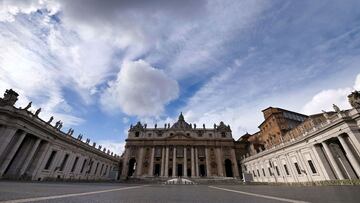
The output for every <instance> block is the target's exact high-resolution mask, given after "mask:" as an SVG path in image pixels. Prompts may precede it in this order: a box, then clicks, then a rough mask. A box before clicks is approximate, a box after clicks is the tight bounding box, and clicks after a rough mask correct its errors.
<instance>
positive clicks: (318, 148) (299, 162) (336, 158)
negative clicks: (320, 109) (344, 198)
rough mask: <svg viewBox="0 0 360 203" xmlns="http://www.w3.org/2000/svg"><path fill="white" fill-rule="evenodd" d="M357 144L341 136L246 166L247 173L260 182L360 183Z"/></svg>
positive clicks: (265, 158)
mask: <svg viewBox="0 0 360 203" xmlns="http://www.w3.org/2000/svg"><path fill="white" fill-rule="evenodd" d="M355 143H356V139H351V137H350V136H349V135H348V134H347V133H342V134H340V135H337V136H335V137H331V138H329V139H326V140H323V141H321V142H320V143H316V144H313V145H310V146H305V147H304V148H300V147H296V149H297V150H290V149H289V150H283V151H284V152H285V153H277V154H270V155H269V157H261V158H259V160H257V159H255V160H254V161H251V162H248V163H245V165H246V168H247V172H248V173H250V174H251V175H252V177H253V179H254V180H255V181H259V182H309V181H310V182H311V181H320V180H333V179H339V180H344V179H359V178H360V153H359V149H358V148H357V147H356V144H355ZM274 155H275V156H274Z"/></svg>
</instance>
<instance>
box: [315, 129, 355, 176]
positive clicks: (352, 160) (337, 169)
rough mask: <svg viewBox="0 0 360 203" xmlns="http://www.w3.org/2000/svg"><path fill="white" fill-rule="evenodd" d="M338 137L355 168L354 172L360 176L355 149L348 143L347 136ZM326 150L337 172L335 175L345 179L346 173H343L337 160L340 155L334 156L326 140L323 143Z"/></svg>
mask: <svg viewBox="0 0 360 203" xmlns="http://www.w3.org/2000/svg"><path fill="white" fill-rule="evenodd" d="M337 139H338V140H339V142H340V144H341V146H342V147H343V149H344V151H345V155H346V157H347V159H348V160H349V162H350V164H351V166H352V168H353V169H354V172H355V173H356V175H357V177H360V164H359V162H358V160H357V158H356V155H355V154H354V153H353V151H352V150H351V149H350V146H349V145H348V143H347V142H346V140H345V139H346V138H345V137H343V136H342V135H339V136H337ZM321 145H322V147H323V149H324V152H325V154H326V157H327V158H328V160H329V162H330V164H331V166H332V168H333V171H334V173H335V176H336V177H337V178H338V179H340V180H343V179H345V177H344V174H343V173H342V171H341V169H340V166H339V165H338V163H337V162H336V158H338V157H334V154H333V152H332V150H331V149H330V147H329V144H328V143H327V142H326V141H324V142H322V143H321Z"/></svg>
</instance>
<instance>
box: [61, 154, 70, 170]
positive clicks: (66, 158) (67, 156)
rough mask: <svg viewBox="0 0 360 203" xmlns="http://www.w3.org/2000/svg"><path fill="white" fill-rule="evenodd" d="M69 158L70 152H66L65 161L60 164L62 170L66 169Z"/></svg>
mask: <svg viewBox="0 0 360 203" xmlns="http://www.w3.org/2000/svg"><path fill="white" fill-rule="evenodd" d="M68 158H69V154H65V157H64V159H63V161H62V162H61V165H60V171H63V170H64V168H65V166H66V162H67V160H68Z"/></svg>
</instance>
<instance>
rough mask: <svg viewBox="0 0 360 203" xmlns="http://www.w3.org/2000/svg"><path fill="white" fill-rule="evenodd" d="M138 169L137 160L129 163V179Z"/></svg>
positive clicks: (131, 160)
mask: <svg viewBox="0 0 360 203" xmlns="http://www.w3.org/2000/svg"><path fill="white" fill-rule="evenodd" d="M135 169H136V160H135V159H134V158H132V159H130V161H129V169H128V177H131V176H132V175H133V174H134V172H135Z"/></svg>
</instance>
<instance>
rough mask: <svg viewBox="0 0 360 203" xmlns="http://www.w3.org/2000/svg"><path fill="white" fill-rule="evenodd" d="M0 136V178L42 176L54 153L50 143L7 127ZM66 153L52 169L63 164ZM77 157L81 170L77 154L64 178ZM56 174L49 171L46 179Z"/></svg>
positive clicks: (59, 156)
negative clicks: (5, 176) (7, 176)
mask: <svg viewBox="0 0 360 203" xmlns="http://www.w3.org/2000/svg"><path fill="white" fill-rule="evenodd" d="M0 135H1V143H0V177H2V176H4V175H8V174H9V176H11V178H19V177H22V176H23V175H25V174H26V175H27V176H29V177H32V178H33V179H34V178H37V177H40V176H42V175H41V173H42V171H43V168H42V167H44V166H45V163H46V162H47V161H48V159H49V156H50V154H51V152H52V150H50V143H49V142H47V141H45V140H43V139H41V138H39V137H36V136H34V135H31V134H28V133H27V132H25V131H22V130H17V129H11V128H6V127H1V128H0ZM65 153H66V152H65V151H62V150H61V151H60V152H59V153H57V155H56V157H55V158H54V160H53V164H52V166H54V167H52V169H55V166H59V164H61V162H62V161H63V159H64V156H65ZM69 156H70V154H69ZM76 157H79V158H78V161H77V164H76V168H77V169H79V167H80V168H81V166H82V163H81V162H80V157H81V156H80V155H79V156H77V155H76V154H74V155H73V156H70V157H69V158H68V160H67V164H66V165H65V168H64V170H63V174H64V177H65V176H66V177H67V176H69V173H70V171H71V169H72V167H73V164H74V160H75V158H76ZM84 159H85V157H84ZM102 164H104V167H106V166H107V165H106V163H100V162H99V167H101V166H102ZM79 170H80V169H79ZM99 171H100V172H101V168H99V169H98V172H99ZM54 173H55V170H49V172H48V173H47V174H46V177H53V176H54ZM100 176H102V174H100Z"/></svg>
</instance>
